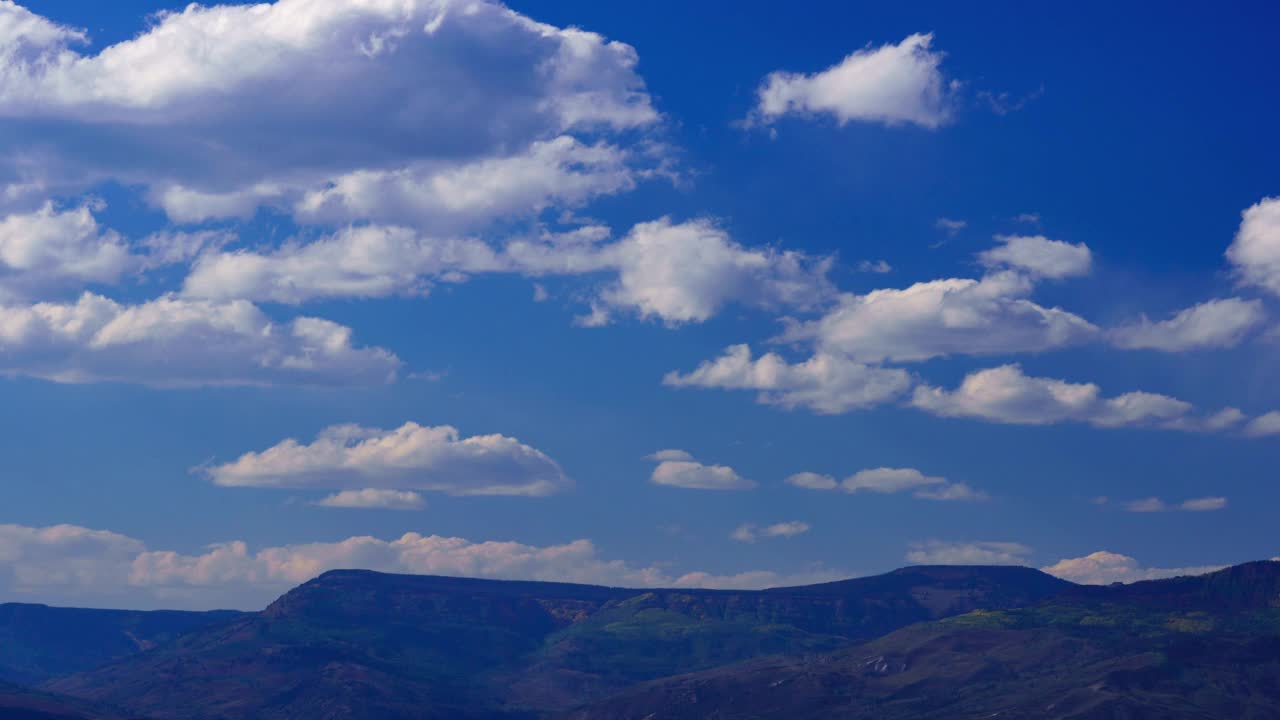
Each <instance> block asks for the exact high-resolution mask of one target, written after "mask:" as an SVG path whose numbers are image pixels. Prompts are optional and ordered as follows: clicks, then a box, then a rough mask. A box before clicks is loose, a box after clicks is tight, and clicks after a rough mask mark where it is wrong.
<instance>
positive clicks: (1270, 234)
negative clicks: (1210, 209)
mask: <svg viewBox="0 0 1280 720" xmlns="http://www.w3.org/2000/svg"><path fill="white" fill-rule="evenodd" d="M1227 260H1229V261H1230V262H1231V264H1232V265H1234V266H1235V269H1236V272H1237V274H1238V275H1239V277H1240V281H1241V282H1243V283H1245V284H1248V285H1256V286H1258V287H1261V288H1263V289H1265V290H1268V291H1269V292H1272V293H1275V294H1280V197H1270V198H1263V199H1262V200H1261V201H1259V202H1258V203H1257V204H1256V205H1253V206H1251V207H1250V208H1248V209H1247V210H1245V211H1244V212H1243V213H1241V220H1240V229H1239V230H1237V231H1236V237H1235V240H1234V241H1232V243H1231V247H1229V248H1227Z"/></svg>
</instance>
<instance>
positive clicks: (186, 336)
mask: <svg viewBox="0 0 1280 720" xmlns="http://www.w3.org/2000/svg"><path fill="white" fill-rule="evenodd" d="M399 366H400V360H399V359H398V358H396V356H395V355H392V354H391V353H390V352H388V351H386V350H383V349H381V348H376V347H375V348H362V347H356V346H353V345H352V343H351V329H350V328H347V327H345V326H343V325H338V324H337V323H333V322H330V321H328V320H322V319H320V318H313V317H299V318H296V319H294V320H292V321H290V322H287V323H276V322H273V321H272V320H271V319H269V318H268V317H267V316H266V315H265V314H264V313H263V312H262V311H261V310H259V309H258V308H257V307H255V306H254V305H252V304H250V303H248V302H245V301H243V300H238V301H232V302H211V301H202V300H186V299H182V298H176V297H172V296H164V297H161V298H158V299H155V300H150V301H148V302H145V303H141V304H138V305H122V304H120V303H117V302H115V301H113V300H109V299H107V298H104V297H102V296H99V295H94V294H92V293H85V294H83V295H81V296H80V298H79V300H77V301H76V302H74V303H37V304H35V305H10V306H3V305H0V375H10V376H14V375H23V376H29V377H37V378H43V379H46V380H54V381H57V382H66V383H84V382H98V381H107V382H127V383H138V384H143V385H152V386H162V387H164V386H193V385H271V384H302V385H348V384H367V383H384V382H388V381H390V380H392V379H394V377H395V374H396V372H397V370H398V368H399Z"/></svg>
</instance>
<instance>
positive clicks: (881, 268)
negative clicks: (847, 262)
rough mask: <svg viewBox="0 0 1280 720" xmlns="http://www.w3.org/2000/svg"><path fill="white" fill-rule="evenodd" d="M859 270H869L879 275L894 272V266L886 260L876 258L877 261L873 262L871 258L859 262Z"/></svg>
mask: <svg viewBox="0 0 1280 720" xmlns="http://www.w3.org/2000/svg"><path fill="white" fill-rule="evenodd" d="M858 272H868V273H876V274H877V275H883V274H885V273H888V272H893V266H892V265H890V264H889V263H887V262H885V261H884V260H876V261H875V262H871V261H870V260H863V261H861V262H859V263H858Z"/></svg>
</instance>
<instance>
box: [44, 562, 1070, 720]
mask: <svg viewBox="0 0 1280 720" xmlns="http://www.w3.org/2000/svg"><path fill="white" fill-rule="evenodd" d="M1070 587H1071V585H1070V584H1069V583H1066V582H1063V581H1061V580H1058V579H1056V578H1052V577H1050V576H1048V575H1045V574H1043V573H1041V572H1039V571H1036V570H1032V569H1029V568H1010V567H968V568H964V567H919V568H904V569H902V570H898V571H895V572H892V573H888V574H886V575H881V576H876V577H871V578H860V579H854V580H846V581H842V582H836V583H825V584H822V585H813V586H805V587H797V588H778V589H772V590H765V591H716V590H653V591H642V590H626V589H618V588H604V587H594V586H585V585H571V584H562V583H537V582H507V581H494V580H471V579H463V578H444V577H430V576H403V575H384V574H380V573H373V572H367V571H337V572H330V573H326V574H325V575H322V576H321V577H319V578H317V579H316V580H313V581H311V582H309V583H306V584H304V585H302V586H300V587H298V588H296V589H294V590H292V591H290V592H289V593H287V594H286V595H284V596H283V597H281V598H280V599H279V600H278V601H276V602H275V603H274V604H272V605H271V606H270V607H268V608H267V609H266V610H265V611H263V612H262V613H259V614H257V615H251V616H245V617H243V618H241V619H239V620H235V621H232V622H230V623H225V624H222V625H219V626H216V627H212V628H209V629H206V630H201V631H197V632H193V633H191V634H189V635H186V636H184V637H182V638H179V639H178V640H177V641H176V642H174V643H172V644H170V645H167V646H164V647H162V648H159V649H157V650H154V651H151V652H147V653H143V654H141V655H137V656H134V657H130V658H125V659H123V660H120V661H117V662H115V663H112V664H109V665H107V666H105V667H103V668H100V669H98V670H95V671H93V672H89V673H84V674H81V675H77V676H73V677H70V678H65V679H62V680H58V681H55V682H52V683H50V684H49V685H48V686H47V687H48V688H49V689H51V690H54V691H57V692H63V693H68V694H71V695H76V696H79V697H84V698H88V699H91V700H95V701H101V702H106V703H109V704H112V705H117V706H120V707H124V708H126V709H128V710H129V711H132V712H137V713H139V714H143V715H147V716H150V717H155V718H173V719H191V720H194V719H196V718H219V719H220V720H221V719H226V720H241V719H243V720H249V719H253V720H284V719H286V718H290V719H292V718H307V719H308V720H326V719H329V718H346V719H350V720H359V719H361V718H367V719H368V720H375V719H376V720H396V719H399V718H405V719H407V718H414V719H415V720H416V719H426V718H464V719H465V718H520V717H534V716H536V715H538V714H540V713H542V712H544V711H548V710H560V709H567V708H570V707H572V706H574V705H577V704H579V703H581V702H582V701H584V700H586V699H591V698H602V697H605V696H607V695H609V694H611V693H614V692H617V691H618V690H621V689H623V688H626V687H629V686H632V685H634V684H635V683H638V682H643V681H646V680H651V679H654V678H661V677H667V676H671V675H674V674H677V673H687V672H692V671H697V670H701V669H706V668H713V667H718V666H722V665H725V664H727V663H735V662H740V661H743V660H747V659H751V658H756V657H761V656H765V655H774V654H781V653H800V654H812V653H818V652H825V651H830V650H833V649H836V648H839V647H843V646H847V645H849V644H850V643H852V642H856V641H859V640H865V639H869V638H873V637H877V636H879V635H883V634H884V633H886V632H890V631H892V630H895V629H898V628H901V627H904V626H906V625H910V624H912V623H916V622H920V621H925V620H931V619H937V618H942V617H948V616H952V615H956V614H960V613H965V612H969V611H971V610H974V609H979V608H985V609H1001V608H1016V607H1023V606H1026V605H1030V604H1034V603H1036V602H1039V601H1041V600H1043V599H1045V598H1047V597H1050V596H1052V595H1054V594H1056V593H1060V592H1062V591H1064V590H1066V589H1068V588H1070Z"/></svg>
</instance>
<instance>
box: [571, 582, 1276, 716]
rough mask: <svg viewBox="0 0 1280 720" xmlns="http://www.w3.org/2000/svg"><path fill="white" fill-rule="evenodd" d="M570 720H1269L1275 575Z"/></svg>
mask: <svg viewBox="0 0 1280 720" xmlns="http://www.w3.org/2000/svg"><path fill="white" fill-rule="evenodd" d="M564 717H565V718H570V719H572V720H604V719H605V718H608V719H609V720H627V719H629V718H635V719H636V720H639V719H640V718H644V719H645V720H686V719H687V720H693V719H695V718H698V719H701V718H753V719H756V720H773V719H775V718H776V719H778V720H783V719H787V720H791V719H793V718H794V719H795V720H808V719H811V720H818V719H819V718H823V719H825V718H841V719H844V720H872V719H873V718H874V719H875V720H908V719H910V720H943V719H948V720H951V719H954V720H971V719H972V720H977V718H993V717H1000V718H1042V719H1044V720H1141V719H1145V718H1150V719H1151V720H1157V719H1159V720H1209V719H1210V718H1250V719H1252V720H1273V719H1276V718H1280V563H1275V562H1261V563H1249V564H1246V565H1240V566H1236V567H1232V568H1227V569H1225V570H1222V571H1219V572H1216V573H1211V574H1209V575H1204V576H1199V577H1188V578H1176V579H1171V580H1159V581H1150V582H1142V583H1135V584H1133V585H1128V586H1112V587H1102V588H1072V589H1071V590H1069V591H1067V592H1066V593H1063V594H1061V595H1059V596H1058V597H1055V598H1052V599H1050V600H1048V601H1046V602H1045V603H1042V604H1039V605H1036V606H1034V607H1029V608H1023V609H1016V610H1005V611H994V612H991V611H976V612H973V613H968V614H965V615H961V616H957V617H953V618H949V619H945V620H941V621H937V622H930V623H923V624H920V625H915V626H912V627H910V628H906V629H903V630H899V631H897V632H894V633H891V634H889V635H887V636H885V637H883V638H880V639H878V640H874V641H871V642H869V643H865V644H861V645H857V646H853V647H847V648H843V649H841V650H838V651H835V652H832V653H825V654H821V655H817V656H808V657H796V656H787V657H772V658H766V659H760V660H755V661H751V662H747V663H743V664H739V665H735V666H727V667H721V668H717V669H713V670H710V671H705V672H700V673H693V674H688V675H683V676H680V677H674V678H669V679H665V680H659V681H656V682H652V683H647V684H643V685H640V686H637V687H633V688H631V689H629V690H626V691H624V692H622V693H620V694H618V695H615V696H613V697H611V698H609V699H607V700H604V701H602V702H600V703H597V704H595V705H592V706H589V707H586V708H583V709H580V710H577V711H574V712H571V713H567V714H566V715H565V716H564Z"/></svg>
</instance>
